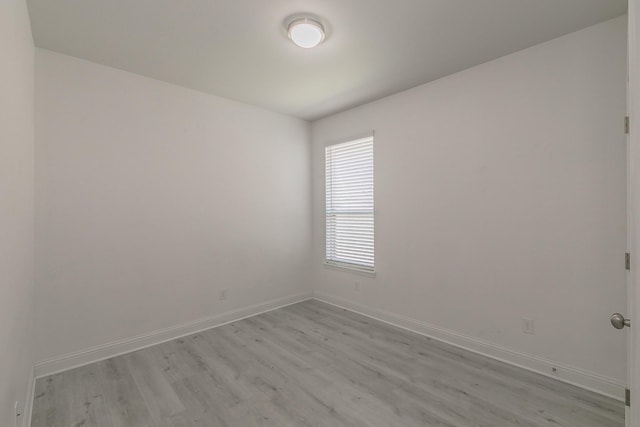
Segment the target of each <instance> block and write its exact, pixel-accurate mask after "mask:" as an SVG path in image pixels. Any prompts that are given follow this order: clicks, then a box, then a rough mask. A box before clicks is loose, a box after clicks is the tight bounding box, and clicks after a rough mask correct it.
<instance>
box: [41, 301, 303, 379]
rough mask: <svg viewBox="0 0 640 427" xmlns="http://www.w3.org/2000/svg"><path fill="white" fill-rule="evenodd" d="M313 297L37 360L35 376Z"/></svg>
mask: <svg viewBox="0 0 640 427" xmlns="http://www.w3.org/2000/svg"><path fill="white" fill-rule="evenodd" d="M311 298H312V293H311V292H304V293H300V294H295V295H290V296H287V297H283V298H277V299H273V300H270V301H267V302H263V303H259V304H254V305H250V306H247V307H242V308H238V309H235V310H230V311H227V312H224V313H221V314H217V315H214V316H211V317H205V318H202V319H197V320H194V321H191V322H188V323H184V324H182V325H177V326H172V327H169V328H165V329H159V330H156V331H153V332H148V333H146V334H142V335H138V336H135V337H130V338H125V339H122V340H117V341H113V342H110V343H107V344H102V345H98V346H95V347H91V348H88V349H85V350H80V351H75V352H72V353H68V354H64V355H62V356H57V357H54V358H51V359H47V360H43V361H40V362H37V363H36V364H35V376H36V378H41V377H44V376H47V375H52V374H56V373H58V372H63V371H67V370H69V369H73V368H77V367H79V366H84V365H88V364H90V363H94V362H98V361H100V360H105V359H109V358H111V357H115V356H119V355H121V354H125V353H130V352H132V351H136V350H140V349H142V348H146V347H150V346H153V345H156V344H160V343H163V342H166V341H171V340H174V339H177V338H180V337H184V336H187V335H192V334H195V333H198V332H202V331H204V330H207V329H211V328H215V327H217V326H222V325H225V324H227V323H231V322H236V321H238V320H241V319H245V318H247V317H252V316H256V315H258V314H261V313H265V312H267V311H272V310H276V309H278V308H282V307H286V306H288V305H291V304H296V303H298V302H302V301H305V300H308V299H311Z"/></svg>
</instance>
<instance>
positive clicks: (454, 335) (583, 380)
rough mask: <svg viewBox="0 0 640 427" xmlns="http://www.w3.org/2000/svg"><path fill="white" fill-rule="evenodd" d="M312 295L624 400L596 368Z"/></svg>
mask: <svg viewBox="0 0 640 427" xmlns="http://www.w3.org/2000/svg"><path fill="white" fill-rule="evenodd" d="M313 297H314V299H317V300H318V301H322V302H326V303H328V304H331V305H334V306H336V307H340V308H344V309H346V310H349V311H352V312H354V313H358V314H362V315H364V316H367V317H370V318H372V319H375V320H378V321H381V322H384V323H388V324H390V325H393V326H397V327H399V328H402V329H407V330H409V331H412V332H415V333H418V334H420V335H424V336H427V337H430V338H433V339H436V340H438V341H442V342H445V343H448V344H451V345H453V346H456V347H458V348H462V349H465V350H468V351H471V352H473V353H476V354H480V355H483V356H486V357H490V358H492V359H495V360H498V361H501V362H504V363H508V364H510V365H513V366H517V367H519V368H523V369H526V370H528V371H532V372H536V373H539V374H542V375H544V376H547V377H551V378H555V379H557V380H560V381H563V382H566V383H569V384H572V385H575V386H578V387H581V388H584V389H587V390H591V391H593V392H596V393H598V394H602V395H605V396H609V397H612V398H614V399H616V400H619V401H624V389H625V385H624V384H623V383H621V382H619V381H618V380H616V379H614V378H609V377H605V376H603V375H599V374H596V373H594V372H589V371H586V370H584V369H580V368H576V367H573V366H568V365H564V364H562V363H556V362H554V361H552V360H549V359H545V358H542V357H538V356H534V355H532V354H527V353H521V352H518V351H514V350H510V349H508V348H505V347H501V346H499V345H496V344H493V343H490V342H488V341H484V340H480V339H477V338H474V337H470V336H468V335H464V334H460V333H458V332H455V331H451V330H449V329H445V328H441V327H439V326H435V325H430V324H428V323H426V322H422V321H420V320H416V319H412V318H408V317H405V316H401V315H399V314H395V313H390V312H388V311H384V310H381V309H378V308H373V307H369V306H365V305H363V304H359V303H356V302H353V301H349V300H346V299H343V298H340V297H336V296H332V295H329V294H326V293H324V292H318V291H314V292H313ZM553 368H555V369H556V371H555V372H553V371H552V369H553ZM552 372H553V373H552Z"/></svg>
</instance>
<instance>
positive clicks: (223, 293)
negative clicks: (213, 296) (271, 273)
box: [219, 289, 229, 301]
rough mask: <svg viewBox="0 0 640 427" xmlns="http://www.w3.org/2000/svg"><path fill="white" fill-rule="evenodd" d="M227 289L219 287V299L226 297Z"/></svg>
mask: <svg viewBox="0 0 640 427" xmlns="http://www.w3.org/2000/svg"><path fill="white" fill-rule="evenodd" d="M228 291H229V290H228V289H220V295H219V298H220V301H224V300H226V299H227V292H228Z"/></svg>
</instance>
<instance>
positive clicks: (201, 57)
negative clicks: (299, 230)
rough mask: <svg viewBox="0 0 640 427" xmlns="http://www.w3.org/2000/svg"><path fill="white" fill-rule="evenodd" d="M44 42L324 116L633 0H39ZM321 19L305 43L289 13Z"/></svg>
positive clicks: (36, 14)
mask: <svg viewBox="0 0 640 427" xmlns="http://www.w3.org/2000/svg"><path fill="white" fill-rule="evenodd" d="M28 4H29V10H30V14H31V25H32V28H33V35H34V39H35V43H36V45H37V46H38V47H42V48H46V49H51V50H54V51H57V52H61V53H65V54H68V55H72V56H76V57H79V58H84V59H87V60H90V61H93V62H97V63H100V64H104V65H108V66H111V67H115V68H119V69H122V70H127V71H131V72H134V73H138V74H142V75H144V76H148V77H152V78H155V79H159V80H164V81H167V82H171V83H175V84H178V85H182V86H185V87H189V88H193V89H196V90H200V91H204V92H209V93H212V94H215V95H220V96H223V97H227V98H231V99H235V100H238V101H243V102H246V103H249V104H254V105H258V106H262V107H265V108H268V109H271V110H275V111H279V112H282V113H286V114H290V115H293V116H297V117H301V118H304V119H308V120H313V119H317V118H320V117H323V116H326V115H328V114H331V113H334V112H338V111H341V110H344V109H347V108H350V107H353V106H356V105H359V104H363V103H366V102H368V101H372V100H374V99H377V98H381V97H383V96H386V95H390V94H392V93H395V92H398V91H401V90H404V89H408V88H411V87H413V86H417V85H419V84H422V83H426V82H429V81H432V80H435V79H438V78H440V77H443V76H445V75H448V74H451V73H454V72H457V71H460V70H463V69H465V68H469V67H471V66H474V65H477V64H480V63H482V62H486V61H489V60H491V59H494V58H497V57H500V56H503V55H506V54H509V53H512V52H515V51H518V50H520V49H523V48H526V47H529V46H533V45H535V44H538V43H541V42H543V41H546V40H550V39H552V38H555V37H558V36H560V35H563V34H567V33H570V32H573V31H575V30H578V29H580V28H584V27H587V26H589V25H592V24H595V23H598V22H601V21H604V20H607V19H610V18H614V17H616V16H619V15H622V14H624V13H625V12H626V7H627V1H626V0H28ZM301 12H310V13H312V14H313V15H316V16H318V17H319V18H321V20H322V21H323V23H324V24H325V26H326V27H327V29H328V31H327V33H328V34H327V38H326V40H325V42H324V43H323V44H321V45H320V46H319V47H317V48H315V49H311V50H305V49H301V48H299V47H297V46H295V45H293V44H292V43H291V42H289V40H288V39H287V35H286V31H285V27H284V26H285V20H286V19H287V18H288V17H291V16H292V15H296V14H299V13H301Z"/></svg>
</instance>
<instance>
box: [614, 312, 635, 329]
mask: <svg viewBox="0 0 640 427" xmlns="http://www.w3.org/2000/svg"><path fill="white" fill-rule="evenodd" d="M611 325H612V326H613V327H614V328H616V329H622V328H624V327H625V326H626V327H627V328H630V327H631V320H629V319H625V318H624V316H623V315H622V314H620V313H613V314H612V315H611Z"/></svg>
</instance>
